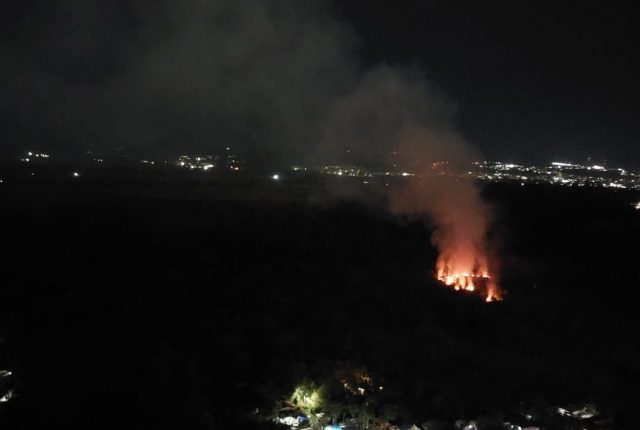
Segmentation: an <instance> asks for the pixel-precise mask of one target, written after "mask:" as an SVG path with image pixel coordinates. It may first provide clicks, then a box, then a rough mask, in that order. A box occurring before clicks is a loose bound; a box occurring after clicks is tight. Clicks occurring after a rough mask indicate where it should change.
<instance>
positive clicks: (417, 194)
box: [324, 66, 499, 300]
mask: <svg viewBox="0 0 640 430" xmlns="http://www.w3.org/2000/svg"><path fill="white" fill-rule="evenodd" d="M454 114H455V106H454V104H453V103H452V102H451V101H450V100H449V99H448V98H447V97H445V96H444V95H443V94H442V93H441V92H440V91H438V89H437V88H435V87H434V86H433V85H432V84H430V83H428V82H427V81H425V80H424V79H421V78H420V77H419V76H418V75H417V74H416V73H415V71H412V70H404V69H399V68H392V67H388V66H382V67H379V68H376V69H374V70H372V71H370V72H369V73H368V74H367V75H366V76H365V77H364V78H363V79H362V81H361V82H360V84H359V86H358V88H357V89H356V90H355V91H354V92H353V93H352V94H350V95H348V96H347V97H345V98H344V99H343V100H342V101H341V102H340V103H337V104H336V106H335V107H334V110H333V112H332V114H331V116H330V121H329V123H328V125H327V128H326V131H325V139H324V145H325V148H324V151H325V153H331V154H333V156H339V154H343V155H344V154H349V155H352V154H353V153H356V154H359V156H360V157H361V158H363V159H367V158H371V157H372V156H376V155H377V156H380V157H382V158H385V159H386V160H387V165H388V166H393V167H392V170H395V171H396V172H398V171H400V170H406V172H410V173H411V175H412V176H411V178H410V179H407V180H403V183H402V184H401V185H399V186H397V187H394V188H393V190H392V192H391V210H392V211H393V212H394V213H396V214H420V215H424V216H426V217H428V218H429V219H430V220H431V221H432V223H433V225H434V233H433V236H432V242H433V244H434V245H435V246H436V248H437V249H438V251H439V257H438V261H437V264H436V274H437V278H438V279H440V280H442V281H443V282H445V283H446V284H448V285H451V286H453V287H454V288H456V289H464V290H469V291H473V290H475V289H477V288H478V287H482V288H483V289H484V291H482V293H483V294H486V297H487V299H488V300H492V299H496V298H499V291H498V289H497V286H496V285H495V278H494V279H491V276H490V272H491V267H490V262H489V259H488V257H487V256H488V253H489V249H488V246H487V238H486V234H487V228H488V224H489V215H490V210H489V207H488V206H487V205H486V204H485V203H484V202H483V200H482V198H481V196H480V192H479V190H478V189H477V188H476V186H475V185H474V183H473V182H472V181H471V180H469V179H467V178H465V177H464V175H463V172H464V171H465V170H463V169H465V168H466V167H468V165H469V163H471V162H472V161H473V160H475V159H477V158H478V157H479V154H478V153H477V151H476V150H475V149H474V148H473V147H472V146H471V145H469V144H468V143H467V142H466V141H465V139H464V138H463V137H462V136H461V135H460V134H459V133H458V132H457V131H456V129H455V122H454ZM481 284H483V285H481Z"/></svg>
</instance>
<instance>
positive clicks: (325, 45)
mask: <svg viewBox="0 0 640 430" xmlns="http://www.w3.org/2000/svg"><path fill="white" fill-rule="evenodd" d="M625 3H627V4H625ZM625 3H623V2H616V1H607V2H604V1H603V2H596V1H590V0H586V1H560V0H554V1H520V2H517V1H506V0H499V1H490V2H481V1H455V0H438V1H435V0H432V1H429V0H425V1H418V0H395V1H383V0H368V1H363V0H360V1H356V0H342V1H339V0H334V1H333V2H329V0H326V1H325V0H309V1H307V2H296V1H293V0H280V1H272V0H262V1H257V0H244V1H243V0H238V1H231V0H214V1H207V0H185V1H182V2H177V1H175V2H171V1H169V0H158V1H150V0H136V1H134V0H130V1H126V0H113V1H111V2H103V1H97V0H96V1H89V0H65V1H63V0H40V1H36V0H5V1H4V2H2V5H0V13H1V18H0V19H1V21H0V28H1V29H0V50H1V54H2V58H3V60H2V61H3V67H2V70H1V71H0V78H1V79H2V81H3V91H2V94H0V115H1V118H2V119H0V125H1V126H2V129H3V130H4V138H3V145H4V146H5V148H6V150H7V151H5V152H9V151H15V150H20V149H22V148H27V147H29V148H35V149H38V148H42V149H45V150H52V151H57V152H60V153H64V152H67V153H72V152H74V151H80V150H85V149H87V148H93V149H95V150H110V149H114V148H120V147H121V148H124V150H125V151H139V152H143V153H144V152H147V153H152V154H158V155H160V154H162V155H164V154H167V155H170V154H177V153H182V152H193V151H198V152H207V151H208V150H211V151H214V150H217V149H218V148H219V147H220V146H226V145H228V144H229V143H232V144H236V145H238V146H245V147H247V148H249V149H250V150H253V151H254V152H256V153H257V154H264V155H265V156H273V155H274V154H275V155H276V156H282V154H286V155H287V156H286V157H280V158H287V157H289V158H293V159H295V158H296V157H300V156H301V154H306V155H308V154H312V153H314V149H312V148H315V147H316V144H317V140H318V136H319V135H321V134H322V131H323V129H324V125H323V122H324V121H325V118H326V117H327V116H328V115H329V112H330V111H331V110H332V109H333V106H334V104H335V103H336V100H340V99H341V98H342V97H344V96H345V95H348V94H350V93H351V92H352V91H353V89H352V88H355V87H357V86H358V82H359V80H360V79H361V77H362V76H364V75H366V74H367V70H369V69H373V68H376V67H379V65H380V64H386V65H388V66H390V67H402V68H405V69H406V68H411V70H412V74H415V73H418V74H420V75H421V76H422V79H424V80H425V81H427V82H428V83H429V86H430V87H433V88H437V89H438V91H440V92H442V93H443V94H446V95H447V99H451V100H452V101H453V102H454V103H455V106H456V109H455V111H456V113H455V117H454V119H453V121H454V122H455V124H457V125H456V127H457V129H458V131H459V132H460V133H461V134H462V135H463V136H464V137H465V138H466V139H467V140H468V141H469V142H471V143H472V144H473V145H475V146H477V147H478V148H480V150H482V151H483V152H484V153H485V154H486V156H487V157H489V158H493V159H503V160H514V161H535V162H547V161H550V160H552V159H565V160H569V159H573V160H575V161H581V160H583V159H585V158H586V157H587V156H592V157H593V158H594V161H598V162H601V161H602V160H604V159H606V160H608V161H610V162H611V163H624V164H625V165H631V166H638V165H640V148H639V145H638V141H639V139H640V125H639V124H640V123H639V121H638V114H639V113H640V85H638V76H640V70H639V69H640V67H639V64H638V58H637V51H638V49H637V46H639V45H640V43H639V42H640V40H639V39H640V37H639V36H640V30H639V29H638V26H637V23H638V22H640V9H639V8H638V7H634V6H629V2H625ZM416 71H417V72H416ZM425 100H426V101H425V103H431V102H432V101H433V99H432V98H429V97H427V98H426V99H425Z"/></svg>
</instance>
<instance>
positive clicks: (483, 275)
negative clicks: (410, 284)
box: [436, 262, 502, 302]
mask: <svg viewBox="0 0 640 430" xmlns="http://www.w3.org/2000/svg"><path fill="white" fill-rule="evenodd" d="M436 278H437V279H438V280H439V281H440V282H442V283H443V284H444V285H446V286H447V287H450V288H453V289H454V290H456V291H468V292H473V293H477V294H481V295H484V296H485V301H487V302H493V301H496V300H502V297H501V295H500V290H499V288H498V286H497V285H496V283H495V281H494V280H493V279H491V276H490V275H489V272H488V271H487V270H480V269H478V268H475V269H473V270H470V271H456V270H451V266H450V265H449V264H448V263H447V262H438V267H437V276H436Z"/></svg>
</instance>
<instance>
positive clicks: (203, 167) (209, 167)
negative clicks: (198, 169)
mask: <svg viewBox="0 0 640 430" xmlns="http://www.w3.org/2000/svg"><path fill="white" fill-rule="evenodd" d="M212 167H213V164H205V165H204V166H202V170H209V169H211V168H212Z"/></svg>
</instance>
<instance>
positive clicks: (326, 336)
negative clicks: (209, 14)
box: [0, 170, 640, 429]
mask: <svg viewBox="0 0 640 430" xmlns="http://www.w3.org/2000/svg"><path fill="white" fill-rule="evenodd" d="M110 172H111V173H110V174H108V175H107V174H105V173H104V172H102V173H100V174H99V175H98V174H91V173H90V172H88V173H85V174H83V176H82V177H81V178H78V180H76V179H72V178H71V177H69V178H68V179H57V180H55V181H54V180H50V179H47V178H46V175H44V176H43V175H39V176H37V177H32V178H27V179H24V178H23V179H19V180H18V179H15V178H14V180H5V182H4V183H2V184H0V205H1V206H0V207H1V208H2V211H1V213H0V222H1V224H2V231H3V235H2V248H3V251H4V252H3V254H4V256H3V257H2V265H1V267H2V274H3V276H2V284H1V290H0V294H1V295H2V299H1V300H0V338H2V340H3V341H2V343H0V369H3V368H4V369H10V370H12V371H13V372H14V377H13V380H14V384H15V387H16V392H17V393H18V396H17V397H16V398H14V399H13V400H12V401H11V402H8V403H6V404H4V406H1V407H0V408H2V409H0V426H2V427H3V428H24V429H40V428H46V429H53V428H65V429H69V428H94V429H103V428H104V429H107V428H119V429H121V428H136V429H146V428H149V429H161V428H184V429H188V428H242V427H243V426H244V425H246V426H247V427H249V426H250V427H252V428H256V425H255V424H248V423H247V424H243V423H245V421H246V420H247V419H248V417H249V415H250V411H253V410H254V409H255V408H256V407H258V408H262V410H264V409H266V408H268V407H269V406H268V405H270V404H271V403H270V402H272V401H273V400H275V399H278V398H280V397H281V396H283V395H285V394H286V393H288V392H290V391H291V389H292V387H293V386H294V385H295V384H296V383H297V382H299V381H300V380H301V379H302V378H304V377H313V376H314V375H317V374H321V373H323V372H324V371H325V369H327V368H328V367H331V366H332V365H333V363H336V362H350V363H357V364H358V365H362V366H366V367H367V368H368V369H370V371H371V372H373V374H375V375H378V377H379V379H380V380H384V381H385V395H386V396H388V400H389V402H391V403H393V404H397V405H400V407H401V409H402V414H403V416H405V417H407V419H413V420H415V422H421V421H420V420H424V419H425V418H428V417H440V418H443V419H455V418H459V417H465V416H467V417H469V416H476V415H478V414H490V413H495V412H497V411H513V410H515V409H517V408H518V407H519V404H520V402H533V401H544V402H546V403H548V404H550V405H559V404H566V403H568V402H585V401H593V402H596V404H597V405H598V406H599V407H600V408H602V409H604V410H609V411H611V413H612V414H614V415H615V417H616V420H617V423H618V427H619V428H625V426H624V424H625V423H626V422H632V419H633V418H632V416H631V414H632V413H633V411H635V410H636V407H637V405H636V404H635V403H634V402H635V399H636V397H637V396H633V395H631V394H630V393H632V392H633V390H634V389H635V388H636V387H638V386H640V341H639V340H638V339H639V338H638V333H639V328H640V327H639V324H640V321H639V319H638V317H637V310H636V308H637V301H636V298H635V294H634V293H635V291H636V290H637V289H638V288H639V287H640V264H638V261H639V260H638V244H639V243H640V211H636V210H634V209H633V208H632V207H631V206H630V205H629V203H630V202H631V201H634V199H635V200H640V198H639V197H638V195H632V194H629V193H622V192H613V191H609V190H573V189H566V188H560V187H546V186H526V187H520V186H512V185H508V184H498V185H496V184H493V185H489V186H487V187H486V188H485V190H484V194H485V195H486V197H487V198H488V199H489V200H490V201H492V202H494V204H495V205H496V221H495V225H494V228H493V230H492V235H493V236H494V237H495V238H496V241H497V242H498V243H499V247H500V256H501V266H502V274H501V275H502V279H503V282H502V283H503V287H504V288H505V289H506V290H508V295H507V297H506V300H505V301H504V302H501V303H492V304H488V305H487V304H485V303H483V302H482V301H481V300H480V299H477V298H475V297H466V296H462V295H459V294H456V293H454V292H451V291H448V290H445V289H444V288H441V287H439V286H437V285H436V284H435V283H434V281H432V280H431V274H430V270H431V268H432V267H433V262H434V261H435V256H436V254H435V250H434V249H433V248H432V247H431V245H430V241H429V236H430V232H429V230H428V227H426V226H425V225H424V224H423V223H421V222H419V221H417V220H406V219H395V218H392V217H391V216H389V215H388V214H387V213H386V212H385V211H384V210H382V209H381V208H382V207H383V206H384V205H383V204H382V202H383V200H380V196H382V195H383V194H381V193H378V192H377V191H376V192H370V191H362V190H361V192H360V193H359V195H360V196H361V197H362V196H365V197H366V198H365V199H364V201H365V202H366V203H356V202H349V201H346V200H341V199H339V198H335V195H336V193H334V192H328V191H327V189H335V187H336V184H335V183H334V184H331V186H330V187H328V188H327V186H326V184H325V182H326V181H327V179H321V178H317V177H313V176H298V177H296V178H291V177H289V178H284V180H282V181H279V182H276V181H271V180H269V179H268V178H266V177H261V178H251V177H248V176H241V177H238V176H233V177H227V176H215V175H210V176H207V179H203V175H202V174H198V175H189V174H182V173H177V172H171V173H160V172H159V171H144V172H137V173H135V174H134V173H133V172H122V171H118V170H111V171H110ZM7 177H8V178H12V176H11V174H10V173H8V174H5V178H7ZM344 181H348V179H347V178H344ZM344 184H346V182H343V183H338V186H339V187H342V188H345V187H344ZM369 185H371V187H377V186H378V185H379V184H375V183H372V184H369ZM349 187H352V186H351V185H349ZM356 188H359V189H362V187H361V186H356V185H353V189H356ZM338 194H339V193H338ZM374 197H375V199H374ZM372 199H373V200H372ZM371 202H374V203H371Z"/></svg>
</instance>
